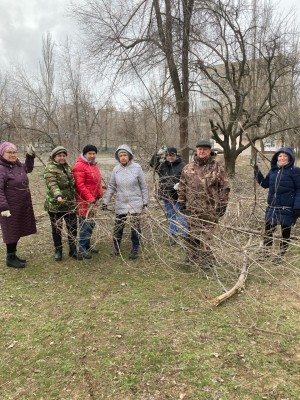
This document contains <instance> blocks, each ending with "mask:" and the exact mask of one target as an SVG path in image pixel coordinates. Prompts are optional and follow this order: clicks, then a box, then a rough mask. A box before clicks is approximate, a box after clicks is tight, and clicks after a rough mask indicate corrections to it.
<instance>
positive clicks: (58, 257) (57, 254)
mask: <svg viewBox="0 0 300 400" xmlns="http://www.w3.org/2000/svg"><path fill="white" fill-rule="evenodd" d="M62 257H63V255H62V247H61V246H57V247H55V253H54V260H55V261H61V260H62Z"/></svg>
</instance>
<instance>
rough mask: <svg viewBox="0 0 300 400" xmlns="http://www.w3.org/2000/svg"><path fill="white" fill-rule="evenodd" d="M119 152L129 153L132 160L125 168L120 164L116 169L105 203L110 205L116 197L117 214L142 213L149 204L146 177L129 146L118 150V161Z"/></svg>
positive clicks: (116, 153) (116, 154) (116, 156)
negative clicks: (134, 159)
mask: <svg viewBox="0 0 300 400" xmlns="http://www.w3.org/2000/svg"><path fill="white" fill-rule="evenodd" d="M119 150H125V151H127V153H128V154H129V158H130V160H129V162H128V164H127V165H125V166H124V165H122V164H121V163H119V164H118V165H116V166H115V167H114V169H113V171H112V175H111V178H110V182H109V185H108V189H107V191H106V193H105V196H104V199H103V203H104V204H108V203H109V201H110V200H111V198H112V197H113V195H115V196H116V199H115V212H116V214H118V215H121V214H128V213H130V214H139V213H141V212H142V209H143V206H144V205H147V203H148V190H147V184H146V179H145V175H144V173H143V170H142V167H141V166H140V165H139V164H137V163H136V162H134V161H132V159H133V154H132V151H131V149H130V147H129V146H128V145H127V144H123V145H121V146H119V147H118V148H117V150H116V152H115V158H116V160H118V161H119V158H118V152H119Z"/></svg>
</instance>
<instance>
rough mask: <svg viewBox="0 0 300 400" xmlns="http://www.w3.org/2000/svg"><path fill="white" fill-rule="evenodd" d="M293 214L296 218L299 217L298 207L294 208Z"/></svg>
mask: <svg viewBox="0 0 300 400" xmlns="http://www.w3.org/2000/svg"><path fill="white" fill-rule="evenodd" d="M294 215H295V217H296V218H299V217H300V210H299V209H295V210H294Z"/></svg>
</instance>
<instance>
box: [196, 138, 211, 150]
mask: <svg viewBox="0 0 300 400" xmlns="http://www.w3.org/2000/svg"><path fill="white" fill-rule="evenodd" d="M196 147H208V148H210V149H211V148H212V144H211V142H210V141H209V140H199V141H198V143H197V144H196Z"/></svg>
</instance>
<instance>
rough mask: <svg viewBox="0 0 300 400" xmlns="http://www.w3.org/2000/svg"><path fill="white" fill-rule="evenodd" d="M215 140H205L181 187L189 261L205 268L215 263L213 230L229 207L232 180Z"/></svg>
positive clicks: (198, 146) (197, 148)
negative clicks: (219, 158) (217, 153)
mask: <svg viewBox="0 0 300 400" xmlns="http://www.w3.org/2000/svg"><path fill="white" fill-rule="evenodd" d="M211 147H212V146H211V143H210V142H209V141H206V140H201V141H200V142H199V143H198V144H197V146H196V155H195V157H194V161H192V162H191V163H189V164H188V165H186V166H185V168H184V169H183V171H182V173H181V178H180V182H179V188H178V202H179V204H180V210H181V211H182V212H184V213H185V214H186V215H187V218H188V222H189V233H188V235H187V238H186V254H187V258H186V262H191V261H194V262H195V261H199V262H200V266H202V267H203V268H205V267H210V266H211V265H212V264H213V260H214V256H213V252H212V248H211V241H212V237H213V231H214V229H215V226H216V223H217V222H218V220H219V218H220V217H222V216H223V215H224V214H225V212H226V208H227V204H228V197H229V191H230V186H229V180H228V177H227V175H226V172H225V169H224V166H223V165H222V164H221V163H220V162H219V161H216V160H215V156H214V153H213V152H212V151H211Z"/></svg>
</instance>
